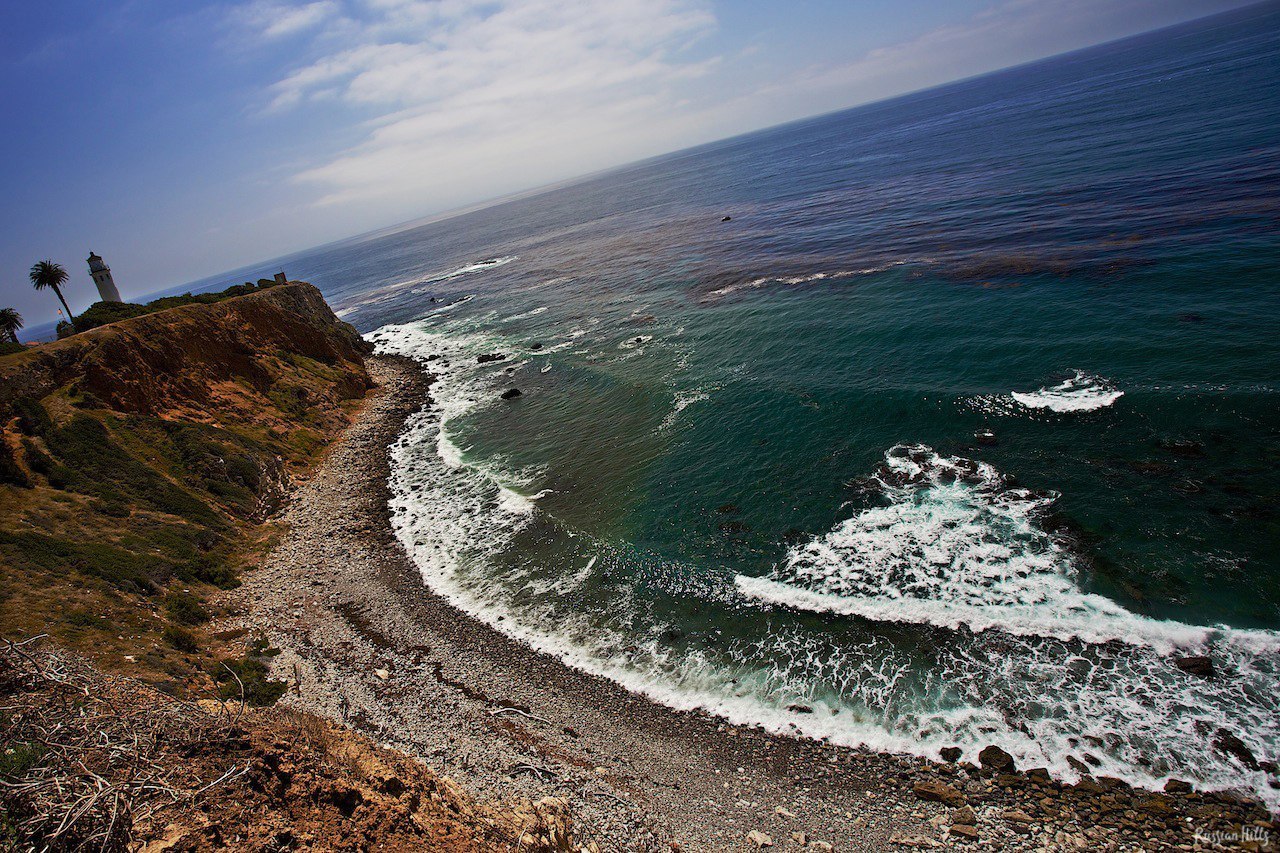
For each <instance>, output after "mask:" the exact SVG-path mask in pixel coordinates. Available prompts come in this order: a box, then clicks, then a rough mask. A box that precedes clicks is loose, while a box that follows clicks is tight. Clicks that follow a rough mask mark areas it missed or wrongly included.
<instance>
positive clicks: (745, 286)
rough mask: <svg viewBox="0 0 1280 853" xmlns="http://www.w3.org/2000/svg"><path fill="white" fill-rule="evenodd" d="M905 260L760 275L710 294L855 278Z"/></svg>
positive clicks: (877, 271) (889, 268)
mask: <svg viewBox="0 0 1280 853" xmlns="http://www.w3.org/2000/svg"><path fill="white" fill-rule="evenodd" d="M904 263H906V262H905V261H895V262H893V263H891V264H883V265H881V266H875V267H862V268H861V269H848V270H835V271H834V272H813V273H806V274H804V275H790V276H761V277H760V278H755V279H751V280H750V281H745V282H741V283H738V284H729V285H726V286H724V287H720V288H717V289H715V290H712V291H710V293H709V294H708V295H710V296H726V295H728V294H730V293H734V292H736V291H739V290H754V289H755V288H758V287H764V286H765V285H766V284H784V285H788V286H795V285H798V284H808V283H809V282H812V281H826V280H827V279H836V278H855V277H857V276H863V275H874V274H875V273H880V272H885V271H887V270H891V269H893V268H894V267H897V266H901V265H902V264H904Z"/></svg>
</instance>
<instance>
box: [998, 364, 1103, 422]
mask: <svg viewBox="0 0 1280 853" xmlns="http://www.w3.org/2000/svg"><path fill="white" fill-rule="evenodd" d="M1010 396H1011V397H1013V399H1014V400H1016V401H1017V402H1018V403H1021V404H1022V405H1024V406H1026V407H1027V408H1028V409H1049V410H1050V411H1053V412H1092V411H1094V410H1096V409H1104V408H1106V407H1107V406H1111V405H1114V404H1115V402H1116V400H1119V399H1120V398H1121V397H1123V396H1124V392H1123V391H1121V390H1119V389H1118V388H1116V387H1115V386H1113V385H1112V384H1111V383H1110V382H1108V381H1107V380H1105V379H1103V378H1102V377H1100V376H1091V375H1090V374H1087V373H1084V372H1083V371H1079V370H1077V371H1076V372H1075V375H1074V376H1072V377H1071V378H1070V379H1066V380H1063V381H1062V382H1060V383H1058V384H1057V385H1053V386H1051V387H1048V388H1040V389H1038V390H1036V391H1031V392H1026V393H1023V392H1019V391H1013V392H1011V393H1010Z"/></svg>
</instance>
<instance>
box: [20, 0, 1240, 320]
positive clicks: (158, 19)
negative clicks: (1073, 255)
mask: <svg viewBox="0 0 1280 853" xmlns="http://www.w3.org/2000/svg"><path fill="white" fill-rule="evenodd" d="M1242 5H1246V3H1245V2H1242V0H946V2H938V0H843V2H840V0H769V1H767V0H302V1H301V2H292V3H290V2H283V0H242V2H210V0H183V2H179V3H175V2H172V0H44V2H40V3H25V2H11V3H5V4H3V8H0V103H2V104H3V115H4V119H5V120H4V122H3V125H2V126H0V163H3V164H4V165H3V174H4V180H3V187H4V192H3V193H2V194H0V307H5V306H13V307H15V308H17V309H18V310H19V311H20V312H22V313H23V315H24V317H25V318H26V321H27V325H28V326H34V325H38V324H42V323H47V322H49V321H51V320H53V319H55V316H56V315H55V309H56V307H57V303H56V300H55V298H54V297H53V295H52V294H50V293H48V292H43V293H37V292H35V291H34V290H33V289H32V288H31V287H30V284H29V282H28V279H27V273H28V270H29V268H30V266H31V265H32V264H33V263H34V262H36V261H37V260H40V259H43V258H46V257H48V258H53V259H54V260H56V261H58V262H60V263H62V264H63V265H64V266H66V268H67V270H68V272H70V273H71V280H70V282H69V283H68V285H67V288H66V295H67V298H68V300H69V301H70V302H71V307H72V309H73V310H75V311H80V310H82V309H83V308H85V307H87V306H88V305H89V304H90V303H91V302H93V301H95V300H96V299H97V294H96V290H95V289H94V287H93V284H92V282H91V280H90V279H89V275H88V271H87V267H86V264H85V261H84V259H85V258H86V257H88V254H89V251H90V250H93V251H96V252H97V253H98V254H100V255H102V256H104V257H105V258H106V260H107V262H108V263H109V264H110V265H111V267H112V269H113V272H114V277H115V280H116V283H117V285H118V286H119V288H120V290H121V292H122V293H123V295H124V298H125V299H130V298H135V299H136V298H139V297H142V296H144V295H146V294H149V293H154V292H155V291H158V290H163V289H168V288H172V287H174V286H177V285H181V284H183V283H185V282H189V281H194V280H196V279H199V278H203V277H207V276H211V275H216V274H218V273H220V272H223V271H227V270H232V269H235V268H238V267H242V266H246V265H250V264H253V263H255V262H259V261H266V260H269V259H271V258H277V257H280V256H283V255H286V254H291V253H293V252H296V251H299V250H302V249H306V248H309V247H311V246H317V245H321V244H324V243H328V242H331V241H334V240H338V239H342V238H345V237H350V236H354V235H357V234H361V233H364V232H367V231H371V230H375V229H378V228H382V227H385V226H389V225H393V224H396V223H400V222H405V221H408V220H411V219H416V218H421V217H426V216H431V215H435V214H439V213H442V212H445V211H449V210H454V209H457V208H461V207H465V206H470V205H474V204H476V203H478V202H481V201H484V200H487V199H493V198H497V197H501V196H504V195H508V194H511V193H515V192H521V191H525V190H528V189H531V188H534V187H538V186H542V185H545V184H548V183H552V182H557V181H563V180H565V179H568V178H572V177H575V176H578V175H583V174H586V173H589V172H594V171H598V170H601V169H605V168H609V167H612V166H617V165H621V164H624V163H628V162H632V161H634V160H637V159H641V158H644V157H649V156H653V155H657V154H662V153H666V152H669V151H676V150H680V149H682V148H686V147H689V146H691V145H696V144H699V143H703V142H709V141H713V140H716V139H722V138H725V137H729V136H734V135H737V134H740V133H744V132H747V131H750V130H755V129H758V128H763V127H769V126H771V125H775V124H780V123H783V122H787V121H791V120H795V119H799V118H804V117H807V116H811V115H817V114H820V113H825V112H831V111H833V110H838V109H842V108H846V107H851V106H855V105H857V104H861V103H867V102H870V101H875V100H880V99H883V98H886V97H891V96H893V95H897V94H902V93H905V92H910V91H915V90H918V89H922V88H927V87H930V86H935V85H939V84H942V83H946V82H949V81H951V80H956V79H961V78H965V77H970V76H973V75H976V74H981V73H985V72H989V71H993V70H996V69H999V68H1004V67H1008V66H1011V65H1017V64H1020V63H1023V62H1028V61H1031V60H1033V59H1037V58H1040V57H1044V56H1050V55H1053V54H1057V53H1062V52H1065V51H1069V50H1074V49H1077V48H1082V47H1086V46H1089V45H1093V44H1099V43H1102V42H1106V41H1111V40H1113V39H1116V38H1121V37H1123V36H1126V35H1132V34H1135V33H1139V32H1144V31H1147V30H1151V29H1156V28H1159V27H1162V26H1168V25H1171V24H1175V23H1179V22H1182V21H1186V20H1190V19H1193V18H1197V17H1201V16H1204V15H1209V14H1213V13H1216V12H1219V11H1224V10H1226V9H1230V8H1235V7H1238V6H1242ZM262 272H263V274H267V273H269V272H270V270H268V269H266V268H265V266H264V269H263V271H262Z"/></svg>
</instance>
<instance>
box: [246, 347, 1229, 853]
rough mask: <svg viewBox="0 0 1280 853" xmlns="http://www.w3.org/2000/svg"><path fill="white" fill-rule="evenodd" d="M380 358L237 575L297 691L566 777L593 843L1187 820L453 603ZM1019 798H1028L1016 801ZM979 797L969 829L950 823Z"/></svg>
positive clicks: (459, 763) (403, 406)
mask: <svg viewBox="0 0 1280 853" xmlns="http://www.w3.org/2000/svg"><path fill="white" fill-rule="evenodd" d="M369 368H370V372H371V374H372V375H373V377H374V378H375V380H376V381H377V383H378V385H379V389H378V390H377V391H375V392H374V393H373V394H372V395H371V396H370V399H369V400H368V402H367V403H366V406H365V408H364V410H363V411H362V413H361V416H360V417H359V419H358V420H357V422H356V423H355V424H353V426H352V427H351V428H350V429H349V430H348V432H347V433H346V434H345V435H344V437H343V438H342V439H341V440H340V441H339V442H338V444H337V445H336V446H335V447H334V448H333V450H332V452H331V454H330V455H329V457H328V458H327V460H326V461H325V462H324V464H323V465H322V466H321V468H320V469H319V470H318V471H317V472H316V475H315V476H314V477H313V478H312V479H311V480H309V481H308V482H306V483H305V484H303V485H302V486H300V487H299V488H298V490H297V491H296V493H295V495H294V498H293V501H292V503H291V504H290V506H289V508H288V509H287V510H286V512H285V513H284V516H283V518H282V521H283V522H284V524H285V526H286V528H287V532H286V533H285V535H284V536H283V537H282V539H281V541H280V542H279V544H278V545H277V546H276V547H275V549H274V550H273V551H272V553H271V554H270V555H269V556H268V557H267V558H266V559H265V560H264V563H263V565H262V566H261V567H260V568H258V569H255V570H254V571H252V572H250V573H249V575H248V576H247V579H246V583H245V585H244V586H243V587H242V588H241V589H240V590H238V591H237V593H236V597H237V599H238V600H239V604H240V608H241V610H242V612H243V615H242V616H241V617H239V618H238V620H237V622H238V623H239V624H242V625H246V626H253V627H256V628H259V629H265V631H266V632H267V634H268V636H269V637H270V638H271V640H272V642H273V644H274V645H276V646H278V647H280V648H281V649H282V650H283V652H282V654H281V655H280V656H279V657H277V658H276V659H275V663H274V672H275V674H276V677H287V678H288V679H289V680H290V681H291V682H295V692H294V693H293V694H292V695H291V696H290V698H289V699H288V700H287V701H288V702H291V703H296V704H297V705H300V706H302V707H304V708H306V709H308V710H312V711H316V712H318V713H321V714H323V715H326V716H329V717H331V718H333V719H335V720H343V721H345V722H346V723H347V724H348V725H350V726H352V727H354V728H355V729H357V730H359V731H362V732H365V733H367V734H370V735H372V736H373V737H375V738H376V739H377V740H379V741H380V742H382V743H384V744H386V745H389V746H394V747H396V748H398V749H400V750H403V751H404V752H407V753H409V754H411V755H414V756H417V757H419V758H421V759H422V760H423V761H424V762H425V763H426V764H427V765H429V766H430V767H431V768H432V769H434V770H436V771H438V772H440V773H442V774H444V775H447V776H449V777H451V778H452V779H454V780H455V781H457V782H458V783H460V784H461V785H463V786H464V787H465V788H467V789H469V790H470V791H472V792H473V793H474V794H476V795H477V796H479V797H481V798H488V797H493V798H498V797H504V796H509V795H511V794H512V793H517V794H525V795H528V796H529V797H532V798H535V799H536V798H539V797H542V796H548V795H554V796H561V797H566V798H567V799H568V800H569V802H570V805H571V808H572V810H573V812H574V813H575V815H576V818H577V820H578V823H579V826H580V828H581V831H582V837H583V843H584V844H585V843H588V842H590V841H595V842H596V843H597V845H598V846H599V849H601V850H633V849H634V850H671V849H680V850H696V851H725V850H750V849H756V848H757V847H758V846H759V845H760V843H761V842H762V841H763V840H764V839H763V838H761V837H760V836H758V835H757V836H755V837H754V839H753V838H751V837H749V836H750V834H751V833H753V832H756V833H763V834H765V835H767V836H769V839H770V840H771V842H772V846H773V848H774V849H781V850H786V849H790V850H799V849H802V848H804V849H808V850H825V849H836V850H842V851H844V850H881V849H904V847H906V846H911V847H933V846H943V845H945V846H952V845H957V846H959V845H968V846H972V845H973V844H974V843H975V841H977V842H978V843H981V844H982V845H983V846H988V847H994V848H996V849H1010V848H1014V847H1017V848H1025V849H1037V848H1041V849H1043V848H1052V849H1077V848H1081V847H1085V846H1088V847H1090V848H1094V849H1101V848H1107V849H1154V848H1158V847H1162V846H1164V844H1165V842H1166V841H1168V842H1181V841H1184V838H1183V837H1182V836H1175V835H1174V832H1175V831H1177V827H1175V825H1174V821H1175V819H1176V820H1179V821H1187V822H1190V821H1191V818H1190V817H1184V815H1183V814H1182V813H1181V812H1178V814H1176V815H1174V812H1173V811H1170V812H1169V813H1168V814H1167V815H1166V814H1164V813H1161V814H1160V815H1157V816H1155V817H1154V818H1153V817H1150V816H1149V815H1148V812H1147V811H1145V810H1143V807H1142V806H1141V805H1140V801H1139V796H1141V797H1146V796H1147V795H1145V794H1142V795H1139V794H1137V793H1135V792H1128V793H1126V792H1125V791H1120V792H1118V793H1116V794H1115V796H1116V797H1120V798H1122V799H1121V802H1120V805H1119V806H1118V807H1117V812H1116V813H1117V815H1120V817H1117V820H1118V821H1120V823H1118V824H1117V827H1118V828H1117V829H1114V830H1113V829H1108V828H1107V827H1105V826H1101V825H1098V824H1091V823H1090V821H1089V820H1088V819H1087V818H1088V815H1089V814H1095V813H1097V814H1101V813H1100V812H1094V811H1090V809H1091V808H1092V805H1090V803H1092V801H1097V800H1098V799H1099V797H1100V796H1101V797H1102V798H1103V799H1105V798H1106V797H1108V796H1112V794H1111V793H1110V792H1109V791H1108V792H1107V793H1105V794H1103V795H1099V794H1097V793H1096V792H1092V791H1091V792H1088V796H1089V797H1091V800H1089V801H1086V798H1085V793H1086V792H1081V794H1080V795H1079V796H1075V795H1074V792H1073V791H1072V790H1071V789H1070V788H1064V787H1063V786H1060V785H1057V784H1056V783H1052V784H1051V783H1049V781H1048V780H1047V779H1034V778H1032V779H1028V778H1027V777H1026V776H1021V775H1020V776H1018V777H1017V778H1016V779H1015V778H1014V777H1005V776H1000V775H999V774H997V773H994V772H992V771H990V770H986V771H981V772H980V771H979V770H978V768H974V767H971V766H970V767H968V768H965V767H963V766H962V767H957V766H955V765H943V764H931V763H929V762H925V761H921V760H918V759H908V758H901V757H897V756H889V755H881V754H874V753H868V752H865V751H859V750H849V749H844V748H837V747H832V746H828V745H824V744H821V743H817V742H814V741H807V740H799V739H794V738H787V737H781V736H777V735H771V734H767V733H765V732H763V731H760V730H757V729H752V728H746V727H737V726H731V725H728V724H726V723H724V722H723V721H722V720H719V719H717V718H714V717H711V716H709V715H706V714H702V713H696V712H695V713H687V712H678V711H673V710H671V709H668V708H666V707H663V706H660V705H657V704H655V703H652V702H650V701H648V700H646V699H644V698H642V697H639V696H636V695H633V694H629V693H627V692H626V691H624V690H622V689H621V688H620V687H618V686H616V685H614V684H612V683H611V682H608V681H605V680H603V679H599V678H596V677H593V676H589V675H586V674H583V673H581V672H578V671H576V670H573V669H571V668H569V667H567V666H565V665H564V664H562V663H560V662H559V661H558V660H555V659H553V658H550V657H548V656H545V655H542V654H539V653H536V652H534V651H532V650H531V649H529V648H528V647H526V646H524V645H522V644H520V643H518V642H515V641H513V640H510V639H508V638H507V637H505V636H503V635H501V634H499V633H497V632H495V631H493V630H491V629H490V628H488V627H487V626H485V625H482V624H481V623H479V622H477V621H476V620H474V619H472V618H470V617H468V616H467V615H465V614H463V613H461V612H459V611H458V610H456V609H454V608H453V607H452V606H450V605H449V604H448V603H446V602H445V601H443V600H442V599H441V598H439V597H438V596H436V595H434V594H432V593H431V592H430V591H428V590H427V589H426V588H425V587H424V585H423V582H422V580H421V577H420V575H419V574H418V573H417V571H416V569H415V567H414V566H413V564H412V562H411V561H410V559H409V558H408V556H407V555H406V554H405V552H404V550H403V549H402V548H401V547H400V545H399V543H398V542H397V541H396V540H395V538H394V536H393V535H392V532H391V529H390V524H389V519H388V514H387V498H388V493H387V487H386V481H387V466H388V461H387V446H388V445H389V444H390V443H391V442H392V441H394V440H395V438H396V437H397V435H398V434H399V431H400V428H401V426H402V424H403V422H404V419H405V418H406V417H407V416H408V415H409V414H411V413H412V412H414V411H416V410H418V409H419V408H420V407H421V406H423V405H425V404H429V395H428V385H429V378H428V377H425V376H424V375H423V374H422V373H421V372H420V371H419V370H418V369H417V368H416V367H415V366H414V365H413V364H412V363H411V362H409V361H406V360H402V359H392V358H371V359H369ZM965 758H966V759H970V760H976V757H975V756H966V757H965ZM922 781H937V782H941V783H946V784H948V785H950V786H952V789H953V790H954V791H956V792H958V793H959V795H960V796H961V797H963V798H967V800H968V801H969V803H970V804H971V805H972V807H973V809H974V810H976V811H975V812H973V813H970V815H969V816H966V815H964V814H963V812H964V811H965V809H964V808H963V802H962V801H961V800H960V799H955V798H951V803H950V804H949V805H944V804H942V803H938V802H927V801H925V800H924V799H922V798H921V797H920V796H918V795H917V794H916V793H913V785H915V784H916V783H919V782H922ZM1130 794H1133V796H1132V798H1131V797H1130ZM1190 797H1191V799H1193V800H1197V799H1198V798H1199V795H1195V794H1192V795H1190ZM1160 799H1161V800H1162V801H1165V800H1169V801H1172V799H1173V798H1166V797H1163V796H1162V797H1160ZM1209 799H1211V798H1209ZM1141 802H1145V800H1142V801H1141ZM1206 802H1207V800H1206ZM1183 805H1184V806H1187V807H1188V808H1189V807H1191V806H1192V805H1196V803H1189V804H1188V803H1183ZM1175 806H1177V803H1175ZM1162 808H1163V807H1162ZM1215 808H1219V807H1218V806H1215ZM1015 811H1017V812H1018V814H1020V815H1021V817H1015V818H1010V817H1009V815H1010V814H1012V813H1013V812H1015ZM1175 811H1176V808H1175ZM973 815H976V820H975V821H973V822H974V823H976V829H975V830H974V831H973V832H972V836H976V838H974V837H971V835H970V833H968V832H964V831H962V830H953V829H952V826H953V825H955V824H966V825H968V823H967V821H968V820H969V817H970V816H973ZM1124 815H1130V816H1132V820H1130V818H1129V817H1124ZM1022 818H1026V820H1022ZM1153 820H1154V821H1155V822H1154V824H1153V823H1152V821H1153ZM1242 820H1243V819H1238V820H1237V823H1235V824H1234V825H1237V826H1239V825H1241V822H1240V821H1242ZM1125 822H1127V823H1129V824H1131V826H1125ZM1206 825H1207V824H1206ZM1183 834H1184V835H1185V834H1186V833H1185V831H1183ZM1185 841H1186V842H1190V837H1189V836H1187V837H1186V838H1185ZM828 844H829V845H831V847H830V848H829V847H827V846H826V845H828ZM1184 849H1192V847H1191V845H1190V843H1188V846H1186V847H1185V848H1184Z"/></svg>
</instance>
